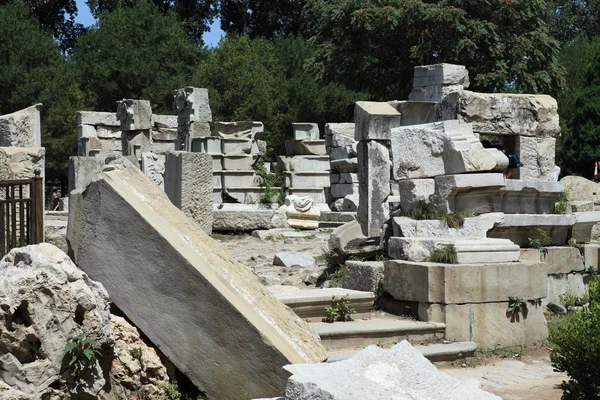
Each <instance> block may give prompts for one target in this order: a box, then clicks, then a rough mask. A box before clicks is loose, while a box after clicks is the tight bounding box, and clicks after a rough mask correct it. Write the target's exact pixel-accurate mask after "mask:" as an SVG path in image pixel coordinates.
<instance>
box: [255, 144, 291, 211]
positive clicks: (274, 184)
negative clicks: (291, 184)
mask: <svg viewBox="0 0 600 400" xmlns="http://www.w3.org/2000/svg"><path fill="white" fill-rule="evenodd" d="M254 170H255V171H256V173H257V174H258V176H260V177H261V180H262V183H261V186H262V187H263V192H262V194H261V196H260V199H259V201H260V203H262V204H271V203H272V202H273V198H277V202H278V203H279V205H280V206H281V205H283V203H285V196H286V190H285V177H284V175H283V173H272V172H267V168H266V167H265V159H264V158H263V156H261V157H259V158H258V160H256V162H255V163H254Z"/></svg>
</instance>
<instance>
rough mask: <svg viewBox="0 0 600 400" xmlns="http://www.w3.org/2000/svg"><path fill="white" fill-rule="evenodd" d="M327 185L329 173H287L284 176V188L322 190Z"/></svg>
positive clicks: (328, 183)
mask: <svg viewBox="0 0 600 400" xmlns="http://www.w3.org/2000/svg"><path fill="white" fill-rule="evenodd" d="M329 185H330V181H329V171H324V172H321V171H305V172H288V173H286V174H285V186H287V187H316V188H324V187H326V186H329Z"/></svg>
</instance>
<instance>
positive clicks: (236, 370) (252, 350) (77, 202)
mask: <svg viewBox="0 0 600 400" xmlns="http://www.w3.org/2000/svg"><path fill="white" fill-rule="evenodd" d="M68 241H69V246H70V250H71V254H72V257H73V260H74V261H75V263H76V264H77V265H78V266H79V267H80V268H82V269H83V270H84V271H86V272H87V273H88V274H89V275H90V277H91V278H92V279H95V280H97V281H99V282H101V283H102V284H103V285H104V286H105V288H106V289H107V291H108V293H109V294H110V296H111V299H112V300H113V301H114V303H115V304H116V305H117V306H118V307H119V309H121V310H122V311H123V312H124V313H125V314H126V315H127V317H128V318H129V319H131V321H132V322H133V323H134V324H135V325H136V326H137V327H138V328H139V329H140V330H141V331H142V332H143V333H144V334H145V335H146V336H147V337H148V339H149V340H150V341H151V342H152V343H154V344H155V345H157V346H158V348H160V349H161V351H162V352H163V353H164V354H165V356H166V357H167V358H168V359H169V360H171V362H173V364H174V365H175V366H176V367H177V368H178V369H179V370H180V371H181V372H182V373H184V374H185V375H186V376H187V377H188V378H190V380H191V381H192V383H193V384H194V385H195V386H197V387H198V388H199V389H201V390H203V391H205V392H206V393H207V394H208V396H210V397H211V398H218V399H232V400H233V399H236V400H237V399H239V398H240V393H244V395H246V396H248V397H250V398H252V397H268V396H275V395H277V394H279V393H282V392H283V389H284V387H285V384H286V381H287V374H286V373H285V372H283V371H282V369H281V367H282V366H283V365H285V364H289V363H311V362H320V361H322V360H324V359H326V358H327V353H326V351H325V349H324V348H323V346H322V345H321V344H320V343H319V339H318V337H317V336H316V335H315V334H314V333H313V332H311V330H310V328H309V327H308V325H307V324H306V323H305V322H304V321H302V320H301V319H300V318H299V317H297V316H295V315H293V314H292V313H290V312H289V311H288V309H287V308H286V307H285V306H284V305H283V304H282V303H281V302H279V301H278V300H277V299H276V298H275V297H274V296H273V295H272V294H271V293H270V292H269V291H268V290H267V289H266V288H265V287H263V286H262V285H261V284H260V283H259V282H258V281H257V279H256V277H255V276H254V275H252V273H251V272H250V271H249V270H247V269H246V268H245V267H244V266H242V265H241V264H239V263H238V262H237V261H235V259H234V258H233V257H231V256H230V255H229V254H227V252H226V251H225V250H224V249H223V248H222V247H221V246H220V245H219V243H218V242H216V241H214V240H212V239H211V238H210V237H208V236H207V235H206V234H205V233H204V232H203V231H202V230H201V229H200V228H199V227H198V226H197V225H196V224H195V223H194V222H193V221H191V220H190V219H189V218H187V217H186V216H185V214H184V213H183V212H182V211H181V210H179V209H177V208H176V207H175V206H173V205H172V204H171V202H170V201H169V199H168V198H167V196H166V195H165V194H164V193H163V192H162V191H161V190H160V188H159V187H158V186H156V185H155V184H154V183H152V182H151V181H150V180H148V179H147V178H145V177H144V175H143V174H142V172H141V171H140V170H139V169H137V168H135V167H134V166H132V165H128V164H126V163H124V164H122V165H110V166H109V168H108V169H105V171H104V172H103V173H102V174H101V176H100V179H98V180H96V181H94V182H92V183H91V184H90V185H89V186H88V187H87V189H86V190H85V191H83V192H81V191H80V192H76V193H75V194H72V195H71V204H70V212H69V227H68ZM223 377H227V379H222V378H223ZM232 382H235V385H232V384H231V383H232Z"/></svg>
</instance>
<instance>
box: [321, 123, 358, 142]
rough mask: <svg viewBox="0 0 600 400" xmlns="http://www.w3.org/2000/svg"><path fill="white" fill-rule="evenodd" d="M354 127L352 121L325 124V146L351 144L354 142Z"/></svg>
mask: <svg viewBox="0 0 600 400" xmlns="http://www.w3.org/2000/svg"><path fill="white" fill-rule="evenodd" d="M354 129H355V127H354V123H351V122H344V123H337V124H332V123H329V124H325V146H327V147H343V146H351V145H352V144H354V143H356V141H355V140H354Z"/></svg>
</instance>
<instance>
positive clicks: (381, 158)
mask: <svg viewBox="0 0 600 400" xmlns="http://www.w3.org/2000/svg"><path fill="white" fill-rule="evenodd" d="M357 104H358V103H357ZM357 107H358V105H357ZM358 158H359V160H360V167H359V171H358V180H359V182H360V185H359V188H358V195H359V204H358V212H357V220H358V221H359V223H360V226H361V229H362V232H363V234H364V235H365V236H379V230H380V229H381V226H382V225H383V223H384V222H385V221H386V220H387V219H388V216H389V208H388V206H387V204H386V200H387V197H388V195H389V194H390V155H389V151H388V149H387V147H386V146H385V145H384V144H382V143H380V142H376V141H374V140H371V141H363V142H360V143H359V144H358Z"/></svg>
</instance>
